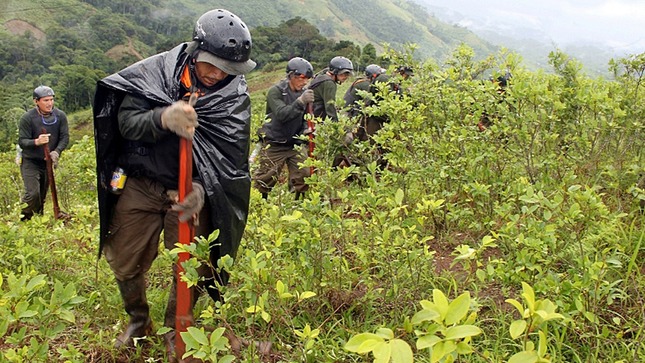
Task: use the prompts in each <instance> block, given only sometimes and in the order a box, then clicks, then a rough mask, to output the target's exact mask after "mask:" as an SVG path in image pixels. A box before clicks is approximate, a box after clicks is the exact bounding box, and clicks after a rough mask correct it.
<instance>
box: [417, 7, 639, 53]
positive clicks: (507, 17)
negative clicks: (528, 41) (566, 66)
mask: <svg viewBox="0 0 645 363" xmlns="http://www.w3.org/2000/svg"><path fill="white" fill-rule="evenodd" d="M416 1H418V2H424V3H426V4H429V5H432V6H439V7H443V8H448V9H450V10H454V11H456V12H459V13H461V14H462V15H464V16H466V19H461V21H460V23H459V24H460V25H463V26H465V27H467V28H469V29H471V30H476V29H475V28H478V27H483V26H485V27H486V28H493V27H495V28H497V29H503V28H507V29H519V28H530V29H531V30H534V31H541V32H543V33H544V34H545V35H546V36H547V37H548V38H550V39H551V40H553V41H554V42H556V43H557V44H558V45H564V44H568V43H570V42H578V41H581V40H582V41H591V42H600V43H602V44H604V45H607V46H610V47H611V48H612V49H613V50H614V51H615V52H618V53H623V52H629V53H642V52H645V0H485V1H482V0H416ZM437 15H439V14H437Z"/></svg>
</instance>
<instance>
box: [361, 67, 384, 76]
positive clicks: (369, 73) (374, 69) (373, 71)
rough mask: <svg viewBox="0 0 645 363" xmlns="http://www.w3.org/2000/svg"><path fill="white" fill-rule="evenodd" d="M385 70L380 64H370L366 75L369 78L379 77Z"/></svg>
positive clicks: (366, 68) (366, 69)
mask: <svg viewBox="0 0 645 363" xmlns="http://www.w3.org/2000/svg"><path fill="white" fill-rule="evenodd" d="M383 71H384V69H383V68H381V66H379V65H378V64H370V65H369V66H367V67H365V75H366V76H367V77H368V78H372V77H375V76H378V75H379V74H381V73H383Z"/></svg>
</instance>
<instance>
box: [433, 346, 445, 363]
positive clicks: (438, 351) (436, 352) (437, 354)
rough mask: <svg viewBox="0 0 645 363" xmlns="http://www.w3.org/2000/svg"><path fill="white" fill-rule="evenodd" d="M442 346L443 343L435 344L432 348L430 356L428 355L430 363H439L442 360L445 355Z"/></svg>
mask: <svg viewBox="0 0 645 363" xmlns="http://www.w3.org/2000/svg"><path fill="white" fill-rule="evenodd" d="M444 345H445V342H443V341H441V342H438V343H437V344H435V345H434V347H432V354H431V355H430V361H431V362H433V363H434V362H439V361H440V360H442V359H443V357H444V356H445V355H446V354H445V353H444Z"/></svg>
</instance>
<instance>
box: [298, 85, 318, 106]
mask: <svg viewBox="0 0 645 363" xmlns="http://www.w3.org/2000/svg"><path fill="white" fill-rule="evenodd" d="M297 101H298V102H300V103H301V104H302V105H303V106H304V105H306V104H308V103H312V102H314V91H313V90H311V89H308V90H306V91H304V92H303V93H302V94H301V95H300V97H298V100H297Z"/></svg>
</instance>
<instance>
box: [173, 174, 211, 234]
mask: <svg viewBox="0 0 645 363" xmlns="http://www.w3.org/2000/svg"><path fill="white" fill-rule="evenodd" d="M203 207H204V187H202V185H201V184H199V183H195V182H193V191H191V192H190V193H188V195H186V197H185V198H184V200H183V202H181V203H177V204H175V205H173V206H172V210H174V211H177V212H181V213H180V214H179V221H180V222H186V221H188V220H189V219H191V218H193V220H194V221H195V225H197V221H198V220H199V218H198V217H199V211H201V210H202V208H203Z"/></svg>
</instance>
